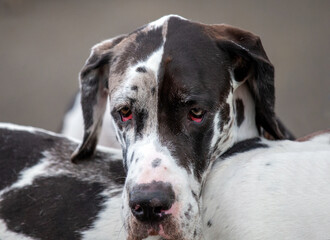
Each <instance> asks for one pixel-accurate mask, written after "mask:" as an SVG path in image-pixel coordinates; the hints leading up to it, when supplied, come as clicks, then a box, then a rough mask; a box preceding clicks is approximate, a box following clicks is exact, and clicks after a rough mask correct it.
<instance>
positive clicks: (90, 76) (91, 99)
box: [71, 35, 125, 163]
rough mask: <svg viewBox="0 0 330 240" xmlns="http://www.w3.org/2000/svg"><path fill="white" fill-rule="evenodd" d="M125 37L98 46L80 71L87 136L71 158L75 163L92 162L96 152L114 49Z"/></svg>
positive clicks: (85, 132) (85, 135)
mask: <svg viewBox="0 0 330 240" xmlns="http://www.w3.org/2000/svg"><path fill="white" fill-rule="evenodd" d="M123 38H125V36H124V35H121V36H118V37H116V38H112V39H110V40H106V41H103V42H101V43H99V44H97V45H95V46H94V47H93V48H92V51H91V55H90V56H89V58H88V59H87V61H86V63H85V65H84V67H83V68H82V70H81V71H80V74H79V80H80V91H81V107H82V112H83V118H84V137H83V141H82V143H81V144H80V145H79V146H78V148H77V149H76V150H75V152H74V153H73V154H72V156H71V161H72V162H74V163H76V162H78V161H79V160H84V159H88V158H89V157H91V156H92V155H93V153H94V151H95V148H96V144H97V141H98V137H99V134H100V131H101V128H102V122H103V116H104V112H105V109H106V104H107V99H108V79H109V70H110V65H111V59H112V55H113V53H112V48H113V47H114V46H115V45H117V44H118V43H119V42H121V41H122V39H123Z"/></svg>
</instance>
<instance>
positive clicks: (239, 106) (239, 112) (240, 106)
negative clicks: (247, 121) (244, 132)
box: [236, 98, 244, 127]
mask: <svg viewBox="0 0 330 240" xmlns="http://www.w3.org/2000/svg"><path fill="white" fill-rule="evenodd" d="M243 121H244V103H243V101H242V99H240V98H238V99H236V122H237V126H238V127H239V126H241V124H242V122H243Z"/></svg>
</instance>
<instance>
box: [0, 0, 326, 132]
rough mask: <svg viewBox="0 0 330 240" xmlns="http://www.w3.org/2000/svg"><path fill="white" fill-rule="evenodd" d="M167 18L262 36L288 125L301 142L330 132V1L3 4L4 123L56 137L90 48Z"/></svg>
mask: <svg viewBox="0 0 330 240" xmlns="http://www.w3.org/2000/svg"><path fill="white" fill-rule="evenodd" d="M169 13H175V14H179V15H182V16H184V17H186V18H189V19H193V20H196V21H200V22H204V23H228V24H231V25H234V26H238V27H241V28H243V29H245V30H249V31H251V32H254V33H255V34H257V35H259V36H260V37H261V39H262V42H263V45H264V47H265V49H266V52H267V54H268V56H269V58H270V60H271V61H272V63H273V64H274V65H275V70H276V96H277V102H276V111H277V113H278V115H279V116H280V118H281V119H282V120H283V122H284V123H285V124H286V125H287V127H288V128H290V129H291V130H292V131H293V132H294V134H295V135H296V136H302V135H304V134H307V133H310V132H312V131H315V130H318V129H324V128H329V127H330V79H329V76H330V47H329V46H330V1H328V0H324V1H321V0H319V1H306V0H293V1H261V0H260V1H257V0H254V1H246V0H239V1H232V0H231V1H230V0H228V1H171V0H166V1H155V0H154V1H133V0H132V1H84V0H81V1H62V0H57V1H45V0H11V1H9V0H6V1H4V0H0V73H1V75H0V86H1V87H0V121H2V122H4V121H5V122H13V123H18V124H24V125H31V126H36V127H41V128H46V129H49V130H53V131H56V130H58V129H59V126H60V123H61V119H62V117H63V114H64V112H65V110H66V108H67V106H68V104H69V102H70V101H71V99H72V96H73V94H74V93H75V92H76V91H77V89H78V80H77V76H78V72H79V70H80V69H81V67H82V66H83V64H84V61H85V60H86V58H87V57H88V55H89V49H90V48H91V46H92V45H94V44H95V43H97V42H99V41H101V40H104V39H106V38H110V37H113V36H116V35H118V34H121V33H127V32H130V31H132V30H134V29H135V28H137V27H139V26H141V25H144V24H145V23H148V22H150V21H152V20H155V19H158V18H159V17H161V16H163V15H166V14H169Z"/></svg>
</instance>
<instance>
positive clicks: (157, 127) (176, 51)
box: [72, 15, 285, 239]
mask: <svg viewBox="0 0 330 240" xmlns="http://www.w3.org/2000/svg"><path fill="white" fill-rule="evenodd" d="M80 83H81V105H82V113H83V118H84V126H85V128H84V137H83V142H82V144H81V145H80V147H79V148H78V149H77V150H76V151H75V153H74V154H73V155H72V161H73V162H74V163H77V162H79V161H81V160H85V159H88V158H89V157H90V156H92V155H93V152H94V149H95V146H96V144H97V141H98V137H99V134H100V132H101V127H102V122H103V116H104V112H105V109H106V105H107V99H108V96H109V98H110V105H109V106H110V107H109V112H110V113H111V116H112V121H113V126H114V129H115V133H116V137H117V139H118V141H119V143H120V145H121V148H122V151H123V163H124V169H125V171H126V172H127V178H126V182H125V187H124V191H123V209H122V213H123V219H124V227H125V230H126V231H127V233H128V236H129V239H141V238H145V237H147V236H149V235H160V236H161V237H163V238H165V239H199V238H201V236H202V230H201V226H202V224H201V204H202V199H201V192H202V187H203V185H204V183H205V179H206V176H207V174H208V172H209V170H210V167H211V166H212V164H213V162H214V160H215V159H217V158H218V157H220V156H221V155H222V154H223V153H224V152H226V151H227V150H228V149H229V148H230V147H231V146H233V144H235V143H236V142H239V141H241V140H244V139H248V138H253V137H256V136H259V135H260V133H261V132H263V131H265V132H267V133H268V134H269V135H271V137H272V138H274V139H283V138H285V136H284V134H283V132H282V131H281V130H280V128H279V126H278V121H277V119H276V117H275V114H274V68H273V66H272V64H271V63H270V61H269V60H268V58H267V55H266V53H265V51H264V49H263V47H262V44H261V41H260V39H259V38H258V37H257V36H255V35H253V34H251V33H249V32H246V31H243V30H240V29H237V28H234V27H231V26H227V25H205V24H201V23H196V22H192V21H188V20H186V19H184V18H182V17H179V16H173V15H170V16H165V17H163V18H161V19H159V20H157V21H155V22H152V23H150V24H148V25H145V26H143V27H141V28H139V29H138V30H136V31H134V32H133V33H130V34H127V35H121V36H118V37H116V38H113V39H110V40H106V41H104V42H101V43H99V44H97V45H96V46H94V47H93V48H92V53H91V55H90V57H89V58H88V60H87V61H86V65H85V66H84V68H83V69H82V71H81V73H80ZM109 112H108V113H107V114H109ZM104 127H105V128H107V127H109V126H104Z"/></svg>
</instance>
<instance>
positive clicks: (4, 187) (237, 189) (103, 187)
mask: <svg viewBox="0 0 330 240" xmlns="http://www.w3.org/2000/svg"><path fill="white" fill-rule="evenodd" d="M305 140H308V141H306V142H293V141H287V140H285V141H268V140H265V139H263V138H258V137H256V138H252V139H247V140H243V141H240V142H238V143H236V144H234V146H232V147H231V148H229V149H228V150H227V151H226V152H225V153H224V154H222V155H221V156H220V157H219V158H218V159H216V160H215V162H214V164H213V166H212V170H211V171H210V173H209V174H208V177H207V180H206V181H205V185H204V187H203V191H202V196H201V199H203V205H200V215H201V216H200V217H201V219H202V223H201V226H199V228H200V229H201V236H196V237H193V238H191V239H208V240H213V239H229V240H230V239H233V240H234V239H248V240H254V239H273V240H277V239H304V240H305V239H306V240H307V239H327V238H328V236H329V234H330V214H329V209H330V188H329V187H328V186H329V183H330V175H329V171H330V132H328V133H323V134H321V135H318V136H312V137H309V139H305ZM77 145H78V144H77V142H76V141H72V140H70V139H67V138H64V137H63V136H59V135H56V134H53V133H50V132H46V131H44V130H40V129H35V128H31V127H22V126H17V125H12V124H0V239H1V240H32V239H35V240H36V239H42V240H43V239H47V240H58V239H70V240H78V239H85V240H87V239H88V240H95V239H97V240H108V239H120V240H122V239H127V237H126V236H125V234H126V233H125V229H124V227H123V224H122V222H121V220H120V219H121V216H120V215H121V206H122V199H121V194H122V191H123V187H124V182H125V176H126V173H125V171H124V168H123V165H122V157H121V153H120V150H115V149H104V148H103V149H102V148H101V149H100V148H99V149H98V150H97V151H96V152H95V153H94V155H93V156H92V157H91V158H90V161H82V162H80V163H79V164H71V163H70V160H69V159H70V155H71V153H72V151H73V150H74V149H75V148H76V147H77ZM186 217H187V218H189V217H190V215H189V214H187V216H186ZM183 221H185V220H184V219H183ZM171 230H173V231H174V230H176V229H171ZM132 234H133V237H131V238H133V239H142V237H141V236H139V235H135V233H132ZM183 234H184V233H183ZM183 234H182V235H183ZM182 237H183V239H188V238H186V236H184V235H183V236H182ZM147 239H149V240H150V239H153V240H155V239H158V240H160V239H173V238H164V237H160V236H149V237H148V238H147Z"/></svg>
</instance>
